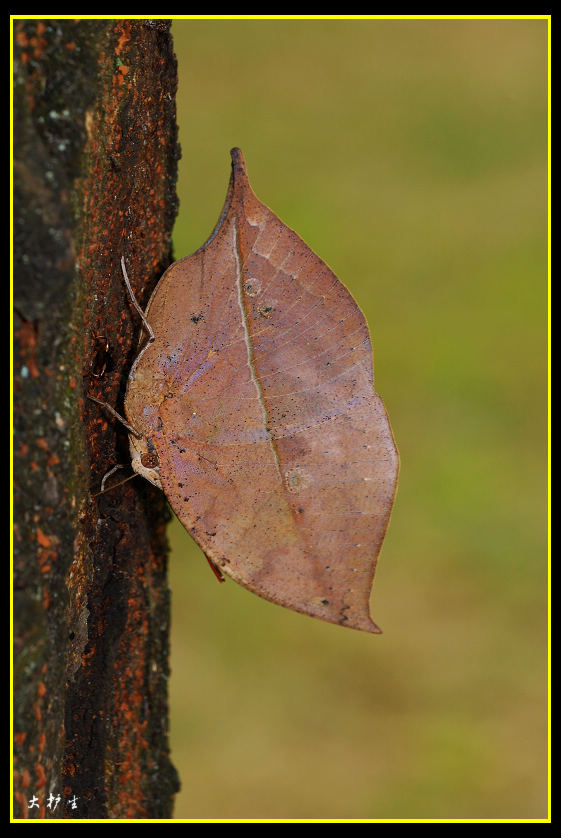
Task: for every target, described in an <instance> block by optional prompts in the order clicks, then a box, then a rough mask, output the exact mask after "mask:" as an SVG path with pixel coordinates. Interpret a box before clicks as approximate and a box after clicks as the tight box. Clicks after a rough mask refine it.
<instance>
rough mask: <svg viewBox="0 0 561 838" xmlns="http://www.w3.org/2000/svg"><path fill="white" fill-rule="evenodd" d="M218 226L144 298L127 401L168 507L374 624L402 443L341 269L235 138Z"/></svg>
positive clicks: (208, 538)
mask: <svg viewBox="0 0 561 838" xmlns="http://www.w3.org/2000/svg"><path fill="white" fill-rule="evenodd" d="M232 161H233V165H232V177H231V180H230V186H229V189H228V195H227V198H226V204H225V207H224V210H223V212H222V215H221V217H220V220H219V222H218V224H217V227H216V229H215V231H214V232H213V234H212V236H211V237H210V238H209V240H208V241H207V242H206V244H205V245H204V246H203V247H202V248H201V249H200V250H198V251H196V252H195V253H194V254H192V255H191V256H189V257H187V258H185V259H182V260H180V261H179V262H176V263H175V264H174V265H172V266H171V267H170V268H169V269H168V270H167V271H166V273H165V274H164V275H163V277H162V279H161V280H160V282H159V284H158V286H157V288H156V290H155V292H154V294H153V296H152V299H151V301H150V303H149V306H148V309H147V311H146V316H147V318H148V320H149V322H150V324H151V326H152V329H153V331H154V334H155V340H154V341H153V342H152V343H151V344H149V345H148V346H146V347H145V349H144V350H143V352H142V353H141V355H140V356H139V358H138V359H137V362H136V364H135V367H134V369H133V372H132V373H131V377H130V379H129V385H128V391H127V397H126V402H125V405H126V412H127V416H128V418H129V420H130V422H131V424H132V425H133V426H134V427H135V428H136V429H137V430H138V431H140V432H141V433H142V434H143V435H145V436H146V439H147V441H148V448H149V450H152V449H153V448H154V449H155V451H156V452H157V454H158V457H159V461H160V479H161V484H162V487H163V489H164V491H165V493H166V495H167V497H168V500H169V502H170V503H171V505H172V507H173V509H174V511H175V513H176V514H177V516H178V518H179V519H180V520H181V522H182V523H183V525H184V526H185V527H186V528H187V529H188V530H189V531H190V532H191V534H192V535H193V537H194V538H195V539H196V541H197V542H198V543H199V544H200V545H201V547H202V548H203V550H204V551H205V553H206V554H207V556H208V557H209V558H210V559H211V560H212V561H213V562H214V563H215V564H216V565H217V566H219V567H220V568H221V569H222V570H223V571H224V572H225V573H226V574H228V575H229V576H231V577H232V578H233V579H235V580H236V581H237V582H239V583H240V584H242V585H243V586H244V587H246V588H249V590H251V591H254V592H255V593H257V594H259V595H260V596H263V597H265V598H266V599H269V600H271V601H273V602H276V603H279V604H280V605H284V606H286V607H288V608H292V609H294V610H296V611H301V612H303V613H305V614H310V615H312V616H314V617H319V618H320V619H322V620H327V621H329V622H333V623H339V624H341V625H345V626H350V627H352V628H356V629H362V630H364V631H370V632H379V629H378V627H377V626H376V625H375V624H374V623H373V622H372V620H371V618H370V615H369V595H370V590H371V586H372V580H373V576H374V569H375V565H376V559H377V556H378V553H379V551H380V547H381V544H382V540H383V538H384V533H385V531H386V527H387V523H388V519H389V515H390V512H391V508H392V504H393V499H394V494H395V486H396V479H397V471H398V456H397V451H396V447H395V443H394V440H393V437H392V433H391V430H390V426H389V422H388V419H387V416H386V411H385V409H384V406H383V404H382V401H381V399H380V398H379V397H378V396H377V395H376V394H375V393H374V390H373V376H372V350H371V346H370V338H369V333H368V327H367V325H366V322H365V319H364V316H363V315H362V312H361V311H360V309H359V308H358V306H357V304H356V303H355V301H354V300H353V298H352V297H351V295H350V294H349V292H348V291H347V289H346V288H345V287H344V286H343V285H342V284H341V283H340V282H339V280H338V279H337V277H336V276H335V274H334V273H333V272H332V271H331V270H330V269H329V268H328V267H327V265H326V264H325V263H324V262H322V260H321V259H320V258H319V257H318V256H316V254H315V253H313V252H312V251H311V250H310V249H309V247H308V246H307V245H306V244H305V243H304V242H303V241H302V239H300V238H299V236H297V235H296V233H294V232H293V231H292V230H290V229H289V228H288V227H286V226H285V225H284V224H283V223H282V222H281V221H280V220H279V219H278V218H277V216H276V215H275V214H274V213H273V212H271V210H270V209H268V208H267V207H266V206H265V205H264V204H262V203H261V202H260V201H258V200H257V198H256V197H255V195H254V194H253V192H252V190H251V188H250V185H249V182H248V179H247V174H246V170H245V162H244V159H243V156H242V153H241V151H239V149H234V150H233V151H232Z"/></svg>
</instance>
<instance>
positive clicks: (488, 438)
mask: <svg viewBox="0 0 561 838" xmlns="http://www.w3.org/2000/svg"><path fill="white" fill-rule="evenodd" d="M172 31H173V34H174V39H175V48H176V52H177V57H178V60H179V79H180V88H179V96H178V107H179V114H178V119H179V124H180V140H181V145H182V149H183V159H182V162H181V166H180V178H179V193H180V198H181V212H180V216H179V219H178V222H177V225H176V230H175V255H176V258H179V257H181V256H184V255H187V254H188V253H190V252H192V251H193V250H195V249H196V248H198V247H199V246H200V245H201V244H202V243H203V242H204V241H205V239H206V238H207V236H208V235H209V233H210V231H211V230H212V228H213V226H214V224H215V222H216V220H217V218H218V215H219V213H220V210H221V208H222V204H223V201H224V196H225V193H226V187H227V184H228V178H229V173H230V158H229V149H230V148H231V147H232V146H234V145H239V146H240V147H241V148H242V149H243V151H244V153H245V156H246V160H247V164H248V170H249V175H250V179H251V182H252V185H253V188H254V190H255V192H256V194H257V195H258V197H259V198H260V199H261V200H263V201H264V202H265V203H266V204H268V205H269V206H270V207H271V208H272V209H273V210H274V211H275V212H276V213H277V214H278V215H279V216H280V218H281V219H282V220H283V221H284V222H285V223H287V224H288V225H289V226H290V227H292V228H293V229H295V230H296V231H297V232H298V233H299V234H300V235H301V236H302V238H303V239H304V240H305V241H306V242H307V243H308V244H309V245H310V247H312V248H313V249H314V250H315V251H316V252H317V253H319V254H320V255H321V256H322V258H323V259H324V260H325V261H326V262H327V263H328V264H329V265H330V266H331V267H332V268H333V269H334V271H335V272H336V273H337V275H338V276H339V278H340V279H341V280H342V281H343V282H344V283H345V284H346V285H347V286H348V287H349V288H350V289H351V291H352V293H353V295H354V296H355V298H356V300H357V301H358V302H359V304H360V306H361V308H362V309H363V311H364V312H365V314H366V317H367V320H368V322H369V324H370V327H371V331H372V335H373V344H374V357H375V375H376V390H377V391H378V392H379V393H380V395H381V396H382V397H383V399H384V401H385V404H386V406H387V409H388V412H389V415H390V420H391V422H392V427H393V430H394V433H395V437H396V440H397V444H398V447H399V450H400V455H401V475H400V481H399V488H398V494H397V500H396V504H395V508H394V512H393V515H392V520H391V523H390V527H389V530H388V534H387V537H386V541H385V544H384V547H383V550H382V554H381V557H380V562H379V565H378V570H377V574H376V580H375V584H374V593H373V601H372V613H373V616H374V619H375V620H376V622H377V623H378V624H379V625H381V626H382V628H383V630H384V634H383V635H382V636H379V637H378V636H373V635H367V634H361V633H359V632H354V631H351V630H345V629H342V628H339V627H337V626H333V625H329V624H327V623H325V624H324V623H321V622H319V621H315V620H312V619H310V618H308V617H304V616H301V615H298V614H295V613H292V612H290V611H287V610H285V609H282V608H279V607H278V606H275V605H272V604H270V603H267V602H265V601H264V600H260V599H259V598H258V597H256V596H254V595H252V594H250V593H248V592H247V591H245V590H243V589H242V588H240V587H239V586H237V585H236V584H235V583H233V582H231V581H227V582H226V584H224V585H218V584H217V583H216V580H215V578H214V576H213V575H212V573H211V572H210V570H209V567H208V565H207V563H206V561H205V559H204V557H203V555H202V554H201V553H200V551H199V550H198V548H197V547H196V546H195V544H194V543H193V542H192V540H191V538H190V537H189V535H188V534H187V533H186V532H185V531H184V530H183V529H182V528H181V526H180V525H179V524H177V523H176V522H174V523H173V524H172V525H171V528H170V538H171V541H172V555H171V588H172V597H173V605H172V609H173V610H172V623H173V633H172V657H171V665H172V675H171V682H170V693H171V746H172V758H173V760H174V762H175V765H176V766H177V768H178V770H179V773H180V776H181V780H182V791H181V793H180V794H179V796H178V798H177V804H176V811H175V816H176V817H188V818H329V819H332V818H541V817H545V816H546V814H547V812H546V765H547V756H546V741H547V727H546V702H547V689H546V674H547V654H546V627H547V621H546V610H547V598H546V584H547V576H546V568H547V547H546V544H547V538H546V533H547V519H546V488H547V449H546V441H547V434H546V421H547V404H546V394H547V366H546V359H547V332H546V323H547V128H546V121H547V87H546V85H547V23H546V21H544V20H503V21H483V20H481V21H471V20H463V21H462V20H459V21H444V20H410V21H407V20H402V21H396V20H394V21H385V20H374V21H366V20H363V21H294V20H292V21H280V20H275V21H236V20H230V21H195V20H193V21H190V20H182V21H175V22H174V24H173V29H172Z"/></svg>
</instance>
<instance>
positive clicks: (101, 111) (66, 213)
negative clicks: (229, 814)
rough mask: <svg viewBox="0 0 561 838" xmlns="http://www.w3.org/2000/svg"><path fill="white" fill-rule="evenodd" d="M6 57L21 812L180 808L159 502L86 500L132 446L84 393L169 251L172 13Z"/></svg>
mask: <svg viewBox="0 0 561 838" xmlns="http://www.w3.org/2000/svg"><path fill="white" fill-rule="evenodd" d="M14 54H15V71H14V74H15V75H14V80H15V94H14V101H15V108H14V122H15V133H14V184H15V185H14V239H15V241H14V254H15V259H14V262H15V264H14V308H15V311H14V358H15V369H14V430H15V442H14V521H15V537H14V568H15V583H14V584H15V594H14V635H15V647H16V648H15V668H14V674H15V699H14V730H15V745H14V748H15V757H16V759H15V803H14V817H15V818H20V817H21V818H162V817H170V816H171V811H172V804H173V795H174V793H175V791H176V790H177V778H176V774H175V770H174V768H173V766H172V764H171V762H170V759H169V753H168V739H167V678H168V628H169V593H168V588H167V580H166V560H167V555H166V551H167V548H166V540H165V523H166V505H165V499H164V497H163V495H162V493H161V492H158V490H157V489H154V488H153V487H151V486H150V485H149V484H147V483H146V482H145V481H143V480H142V479H140V478H137V479H136V480H133V481H131V482H129V483H127V484H125V485H124V486H122V487H119V488H117V489H115V490H114V491H112V492H109V493H107V494H104V495H101V496H99V497H92V495H93V494H95V492H97V491H99V488H100V482H101V479H102V476H103V475H104V473H106V472H107V471H108V470H109V469H110V468H111V467H112V466H114V465H115V464H117V463H130V458H129V456H128V443H127V438H126V432H124V430H123V428H121V427H119V426H118V423H116V422H115V421H113V420H112V419H111V417H108V415H107V414H106V413H104V412H103V410H102V409H101V408H99V407H98V406H97V405H95V404H94V403H93V402H91V401H89V400H88V399H87V398H86V396H87V395H88V394H90V395H93V396H95V397H97V398H99V399H101V400H103V401H106V402H108V403H109V404H111V405H114V406H115V407H116V408H117V409H119V408H121V410H122V398H123V394H124V388H125V386H126V379H127V374H128V370H129V369H130V365H131V362H132V359H133V358H134V355H135V353H136V349H137V346H138V339H139V332H140V324H139V321H138V316H137V315H136V314H135V312H134V311H133V310H132V308H131V305H130V301H129V300H128V299H127V294H126V289H125V286H124V284H123V281H122V276H121V270H120V265H119V263H120V259H121V256H122V255H123V256H124V257H125V258H126V260H127V266H128V271H129V276H130V277H131V281H132V284H133V287H134V289H135V293H136V294H137V297H138V299H139V301H140V302H141V304H145V303H146V302H147V300H148V297H149V295H150V293H151V291H152V289H153V288H154V285H155V283H156V282H157V280H158V278H159V276H160V275H161V274H162V272H163V270H164V269H165V268H166V266H167V265H168V264H169V262H170V261H171V231H172V226H173V221H174V219H175V215H176V209H177V200H176V195H175V181H176V172H177V160H178V156H179V152H178V145H177V129H176V123H175V92H176V83H177V78H176V62H175V56H174V54H173V48H172V42H171V36H170V32H169V24H168V23H167V22H163V21H148V20H141V21H131V20H118V21H109V20H97V21H96V20H90V21H88V20H54V19H53V20H50V19H49V20H47V19H45V20H28V19H21V20H16V21H14ZM100 375H101V377H100ZM126 474H127V472H125V471H123V472H119V473H118V475H126ZM31 802H33V805H31V806H30V803H31ZM73 803H74V804H75V807H74V806H73Z"/></svg>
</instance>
